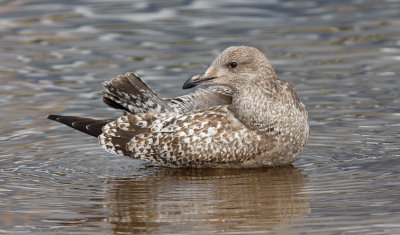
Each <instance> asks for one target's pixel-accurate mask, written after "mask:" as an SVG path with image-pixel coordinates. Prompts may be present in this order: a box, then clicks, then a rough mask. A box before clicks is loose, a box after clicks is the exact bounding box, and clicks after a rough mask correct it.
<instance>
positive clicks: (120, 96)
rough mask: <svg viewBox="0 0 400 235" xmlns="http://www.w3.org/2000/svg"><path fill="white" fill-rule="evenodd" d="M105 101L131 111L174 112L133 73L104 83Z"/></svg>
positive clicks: (113, 106)
mask: <svg viewBox="0 0 400 235" xmlns="http://www.w3.org/2000/svg"><path fill="white" fill-rule="evenodd" d="M103 87H104V91H103V101H104V103H106V104H107V105H109V106H110V107H112V108H116V109H120V110H123V111H128V112H129V113H132V114H136V113H148V112H157V113H158V112H165V111H169V112H173V111H174V110H173V109H172V108H171V107H170V106H169V105H168V104H167V103H166V102H165V101H164V100H163V99H161V98H160V97H159V96H158V95H157V94H156V93H155V92H154V91H152V90H151V89H150V88H149V87H148V86H147V85H146V84H145V83H144V82H143V81H142V80H141V79H140V78H139V77H138V76H136V75H135V74H133V73H126V74H125V75H119V76H118V77H117V78H114V79H112V80H111V81H110V82H104V83H103Z"/></svg>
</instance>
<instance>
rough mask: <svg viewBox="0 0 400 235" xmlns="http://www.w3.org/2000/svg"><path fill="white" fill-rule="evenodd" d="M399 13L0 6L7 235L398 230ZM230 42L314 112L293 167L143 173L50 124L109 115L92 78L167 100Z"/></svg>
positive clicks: (233, 5)
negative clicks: (126, 78)
mask: <svg viewBox="0 0 400 235" xmlns="http://www.w3.org/2000/svg"><path fill="white" fill-rule="evenodd" d="M399 28H400V2H399V1H395V0H387V1H379V2H378V1H372V0H371V1H367V0H352V1H329V2H328V1H305V0H302V1H276V0H269V1H246V2H245V3H244V2H242V1H178V0H177V1H168V2H167V1H147V2H142V1H134V2H132V1H91V0H86V1H57V2H56V3H55V1H39V2H36V1H28V0H19V1H3V2H1V3H0V42H1V44H0V78H1V86H0V113H1V119H0V176H1V177H0V184H1V186H0V195H1V197H0V208H1V210H0V233H4V234H7V233H17V232H18V233H33V234H35V233H37V234H54V233H60V234H65V233H71V234H110V233H111V234H112V233H115V234H132V233H136V234H139V233H143V234H149V233H159V234H187V233H196V234H204V233H223V234H249V233H254V234H266V233H281V234H308V233H315V234H332V233H335V234H336V233H340V232H344V233H346V234H347V233H348V234H353V233H354V234H399V233H400V223H399V221H400V180H399V179H400V178H399V173H400V170H399V167H398V166H399V163H400V158H399V157H400V80H399V77H400V66H399V64H400V31H399ZM229 45H251V46H256V47H258V48H260V49H261V50H262V51H263V52H265V53H266V54H267V55H268V57H269V59H270V61H271V63H272V64H273V65H274V66H275V68H276V70H277V73H278V75H279V76H280V77H281V78H283V79H285V80H287V81H289V82H290V83H291V84H293V86H294V87H295V88H296V90H297V91H298V94H299V96H300V98H301V100H302V101H303V102H304V103H305V104H306V106H307V108H308V110H309V117H310V118H309V120H310V127H311V136H310V139H309V141H308V144H307V146H306V148H305V149H304V151H303V154H302V156H301V159H299V160H298V161H296V162H295V163H294V164H293V166H287V167H280V168H273V169H253V170H217V169H216V170H210V169H209V170H196V169H168V168H158V167H147V166H146V165H145V164H143V163H142V162H140V161H136V160H132V159H129V158H123V157H118V156H113V155H111V154H108V153H106V152H104V151H103V150H102V149H100V148H99V147H98V146H97V143H96V139H94V138H91V137H88V136H84V135H83V134H81V133H79V132H77V131H73V130H72V129H70V128H68V127H64V126H61V125H59V124H57V123H55V122H51V121H49V120H45V119H44V118H45V116H46V115H47V114H49V113H62V114H66V115H82V116H91V117H115V116H116V115H117V114H116V113H115V112H113V111H112V110H111V109H108V108H106V106H105V105H104V104H102V102H101V82H102V81H105V80H108V79H110V78H112V77H115V76H116V75H118V74H120V73H125V72H128V71H134V72H136V73H137V74H139V75H141V76H142V77H143V79H144V80H145V81H146V82H147V83H149V85H150V86H151V87H152V88H153V89H154V90H155V91H156V92H158V93H160V94H161V95H162V96H166V97H171V96H175V95H181V94H185V92H187V91H183V90H181V84H182V83H183V81H185V80H186V79H187V78H188V77H190V76H192V75H194V74H198V73H200V72H203V70H204V69H205V68H206V67H207V66H208V65H209V63H210V62H211V61H212V59H213V58H214V57H215V55H216V54H217V53H218V52H219V51H221V50H223V49H224V48H225V47H227V46H229Z"/></svg>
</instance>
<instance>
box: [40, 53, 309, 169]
mask: <svg viewBox="0 0 400 235" xmlns="http://www.w3.org/2000/svg"><path fill="white" fill-rule="evenodd" d="M204 84H207V85H211V86H209V87H208V88H201V89H198V90H197V91H195V92H193V93H190V94H188V95H184V96H180V97H175V98H171V99H165V98H160V97H159V96H158V95H157V94H156V93H154V92H153V91H152V90H151V89H150V88H149V87H148V86H147V85H146V84H145V83H144V82H143V81H142V80H141V79H140V78H139V77H138V76H136V75H135V74H133V73H126V74H125V75H119V76H118V77H117V78H115V79H112V80H111V81H109V82H104V83H103V86H104V91H103V101H104V102H105V103H106V104H107V105H109V106H110V107H112V108H115V109H118V110H121V111H123V112H124V114H123V115H122V116H121V117H119V118H116V119H106V120H98V119H92V118H85V117H75V116H62V115H48V117H47V118H48V119H52V120H55V121H58V122H60V123H63V124H65V125H68V126H70V127H73V128H75V129H77V130H80V131H82V132H85V133H87V134H89V135H92V136H95V137H98V140H99V144H100V146H101V147H102V148H103V149H105V150H106V151H108V152H111V153H115V154H119V155H125V156H128V157H131V158H136V159H142V160H146V161H149V162H152V163H156V164H158V165H164V166H171V167H230V168H247V167H262V166H276V165H284V164H290V163H292V162H293V161H295V160H296V159H297V158H298V157H299V155H300V153H301V151H302V149H303V147H304V145H305V143H306V141H307V139H308V136H309V125H308V122H307V119H308V115H307V110H306V108H305V106H304V104H303V103H302V102H301V101H300V100H299V98H298V96H297V94H296V92H295V90H294V88H293V87H292V86H290V85H289V83H287V82H285V81H283V80H281V79H279V78H277V76H276V73H275V71H274V69H273V67H272V66H271V64H270V62H269V61H268V59H267V57H266V56H265V55H264V54H263V53H262V52H260V51H259V50H258V49H256V48H253V47H248V46H233V47H229V48H227V49H225V50H224V51H223V52H222V53H220V54H219V55H218V56H217V58H216V59H215V60H214V61H213V62H212V64H211V65H210V67H209V68H208V69H207V70H206V71H205V72H204V73H203V74H200V75H197V76H194V77H192V78H190V79H188V80H187V81H186V82H185V83H184V85H183V89H188V88H192V87H195V86H198V85H204Z"/></svg>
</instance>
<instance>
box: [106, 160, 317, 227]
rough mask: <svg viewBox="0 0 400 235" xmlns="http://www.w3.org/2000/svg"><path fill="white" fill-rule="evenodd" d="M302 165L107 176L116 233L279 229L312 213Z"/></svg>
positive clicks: (170, 170)
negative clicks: (117, 177)
mask: <svg viewBox="0 0 400 235" xmlns="http://www.w3.org/2000/svg"><path fill="white" fill-rule="evenodd" d="M305 177H306V176H305V175H304V174H303V173H302V170H299V169H297V168H294V167H293V166H285V167H277V168H271V169H159V171H156V173H154V174H152V175H149V176H146V177H141V178H130V179H117V180H113V181H110V182H109V183H110V186H111V187H110V190H109V197H110V199H109V200H110V203H109V207H110V216H109V222H110V223H111V224H112V225H113V229H114V232H115V233H119V232H130V233H171V232H174V233H184V232H198V233H199V232H201V233H204V232H228V231H243V232H244V231H260V230H261V231H262V230H269V229H278V227H279V229H282V228H283V227H284V225H285V224H289V223H290V221H289V219H291V218H302V217H305V216H307V214H308V213H310V205H309V200H308V198H307V195H306V194H305V193H304V191H303V188H304V186H305V184H306V181H305Z"/></svg>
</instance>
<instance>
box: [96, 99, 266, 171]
mask: <svg viewBox="0 0 400 235" xmlns="http://www.w3.org/2000/svg"><path fill="white" fill-rule="evenodd" d="M267 140H270V139H268V138H265V136H261V134H259V133H257V132H256V131H253V130H249V129H248V128H246V127H245V126H244V125H243V124H242V123H240V122H239V121H238V120H237V119H236V118H235V117H234V116H233V115H232V114H231V113H230V111H229V110H228V107H227V106H219V107H213V108H209V109H206V110H198V111H194V112H191V113H188V114H183V115H182V114H177V113H147V114H137V115H126V116H122V117H120V118H118V119H117V120H115V121H113V122H110V123H108V124H107V125H105V126H104V128H103V134H101V135H100V136H99V142H100V146H101V147H103V148H104V149H105V150H107V151H109V152H112V153H116V154H121V155H125V156H130V157H132V158H137V159H143V160H147V161H150V162H155V163H156V162H157V163H161V164H164V165H168V166H191V167H193V166H196V165H201V166H207V165H208V164H209V165H210V166H211V165H215V164H216V163H218V164H237V163H241V162H244V161H247V160H249V159H251V158H253V157H254V156H256V155H257V154H260V153H262V152H265V151H267V147H268V146H269V147H271V146H272V145H271V144H269V145H267V144H266V142H265V141H267Z"/></svg>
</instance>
